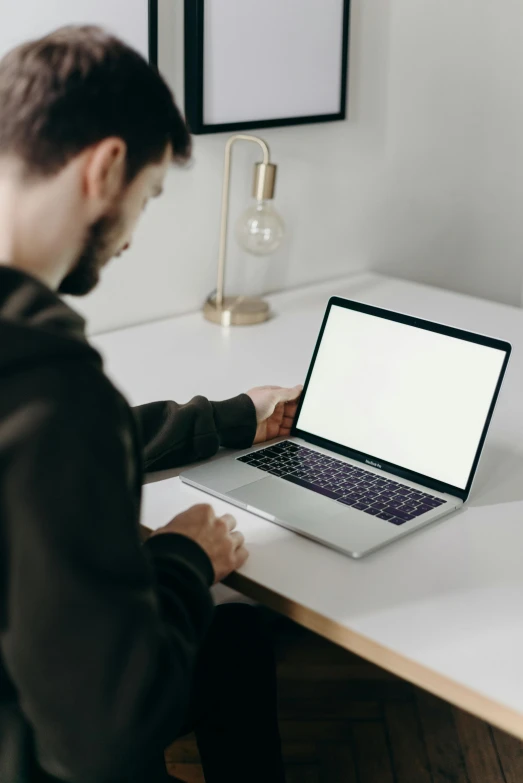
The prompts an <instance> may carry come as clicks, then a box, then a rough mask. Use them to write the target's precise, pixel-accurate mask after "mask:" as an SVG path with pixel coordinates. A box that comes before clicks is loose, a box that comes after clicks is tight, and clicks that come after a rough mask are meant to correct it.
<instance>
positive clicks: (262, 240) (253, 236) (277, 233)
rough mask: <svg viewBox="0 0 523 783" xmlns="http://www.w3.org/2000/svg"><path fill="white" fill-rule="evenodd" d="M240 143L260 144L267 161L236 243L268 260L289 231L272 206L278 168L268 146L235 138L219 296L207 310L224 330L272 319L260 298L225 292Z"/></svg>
mask: <svg viewBox="0 0 523 783" xmlns="http://www.w3.org/2000/svg"><path fill="white" fill-rule="evenodd" d="M236 141H249V142H253V143H255V144H258V145H259V146H260V147H261V149H262V151H263V161H262V162H261V163H257V164H256V165H255V168H254V187H253V196H254V198H255V199H256V202H255V204H254V205H253V206H251V207H249V208H248V209H247V210H246V212H244V213H243V215H242V216H241V217H240V219H239V220H238V222H237V224H236V239H237V240H238V242H239V244H240V246H241V247H242V248H243V249H244V250H245V251H246V252H247V253H251V254H252V255H255V256H266V255H269V254H270V253H273V252H274V251H275V250H276V249H277V248H278V247H279V246H280V243H281V241H282V239H283V235H284V231H285V225H284V222H283V220H282V218H281V217H280V216H279V215H278V213H277V212H276V210H275V209H274V207H272V205H271V204H270V201H272V199H273V198H274V190H275V185H276V166H275V164H274V163H271V161H270V151H269V147H268V145H267V144H266V142H265V141H263V139H260V138H258V136H250V135H247V134H244V133H238V134H236V135H235V136H231V137H230V139H228V141H227V144H226V145H225V167H224V175H223V192H222V215H221V225H220V249H219V255H218V279H217V284H216V292H215V293H213V294H211V295H210V296H209V298H208V299H207V301H206V302H205V305H204V308H203V313H204V316H205V318H206V319H207V320H208V321H212V322H213V323H216V324H221V326H233V325H242V326H245V325H247V324H258V323H261V322H262V321H266V320H267V319H268V318H269V317H270V310H269V305H268V304H267V302H265V301H264V300H263V299H261V298H260V297H252V296H225V291H224V286H225V262H226V257H227V229H228V226H229V192H230V181H231V161H232V147H233V144H234V143H235V142H236Z"/></svg>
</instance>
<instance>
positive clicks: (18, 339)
mask: <svg viewBox="0 0 523 783" xmlns="http://www.w3.org/2000/svg"><path fill="white" fill-rule="evenodd" d="M71 358H74V359H79V358H83V359H88V358H90V359H91V361H95V362H96V363H98V364H100V365H101V358H100V356H99V354H98V353H97V352H96V351H95V350H94V349H93V348H92V347H91V346H90V345H89V344H88V342H87V340H86V337H85V321H84V320H83V318H81V317H80V316H79V315H78V314H77V313H75V311H74V310H72V309H71V308H70V307H68V306H67V305H66V304H65V303H64V302H63V301H62V300H61V299H60V298H59V296H57V294H55V293H54V292H53V291H51V289H49V288H47V286H45V285H44V284H43V283H41V282H40V281H39V280H36V278H34V277H31V276H30V275H28V274H26V273H25V272H21V271H20V270H18V269H13V268H12V267H6V266H0V376H2V375H5V374H6V373H8V372H10V371H16V370H17V369H22V368H24V367H25V366H27V364H28V363H30V364H31V365H32V366H33V365H34V364H35V363H49V362H51V361H57V360H58V361H60V360H61V359H71Z"/></svg>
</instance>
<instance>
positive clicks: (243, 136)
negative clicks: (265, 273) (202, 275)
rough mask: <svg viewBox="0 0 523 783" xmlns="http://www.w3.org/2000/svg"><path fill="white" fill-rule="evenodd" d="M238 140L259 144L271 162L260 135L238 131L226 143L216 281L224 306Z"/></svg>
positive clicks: (217, 294)
mask: <svg viewBox="0 0 523 783" xmlns="http://www.w3.org/2000/svg"><path fill="white" fill-rule="evenodd" d="M236 141H250V142H254V143H255V144H259V146H260V147H261V148H262V151H263V163H265V164H267V163H270V150H269V146H268V144H267V143H266V142H265V141H264V140H263V139H260V138H258V136H250V135H249V134H247V133H237V134H236V135H235V136H231V137H230V139H228V140H227V144H226V145H225V165H224V172H223V189H222V214H221V221H220V247H219V254H218V279H217V283H216V305H217V306H218V307H222V305H223V299H224V284H225V258H226V255H227V229H228V225H229V195H230V184H231V166H232V147H233V144H234V143H235V142H236Z"/></svg>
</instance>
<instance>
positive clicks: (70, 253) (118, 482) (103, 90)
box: [0, 27, 300, 783]
mask: <svg viewBox="0 0 523 783" xmlns="http://www.w3.org/2000/svg"><path fill="white" fill-rule="evenodd" d="M189 155H190V139H189V135H188V132H187V129H186V127H185V125H184V122H183V120H182V118H181V116H180V114H179V112H178V109H177V108H176V105H175V103H174V100H173V98H172V95H171V93H170V92H169V90H168V88H167V87H166V85H165V83H164V82H163V81H162V79H161V78H160V77H159V75H158V74H157V73H155V72H154V71H153V70H152V69H150V68H149V66H148V65H147V64H146V63H145V61H144V60H143V59H142V58H141V57H140V56H139V55H138V54H136V53H135V52H133V51H131V50H130V49H129V48H127V47H126V46H125V45H124V44H123V43H121V42H120V41H118V40H116V39H115V38H113V37H111V36H109V35H107V34H105V33H104V32H102V31H101V30H99V29H97V28H85V27H84V28H66V29H63V30H60V31H58V32H56V33H54V34H52V35H50V36H48V37H46V38H44V39H42V40H40V41H36V42H31V43H28V44H26V45H24V46H22V47H20V48H18V49H16V50H15V51H13V52H11V53H10V54H9V55H7V57H6V58H4V60H3V61H2V62H0V260H1V263H0V374H1V384H0V579H1V586H2V589H1V592H0V780H1V781H2V783H27V782H28V781H31V782H32V781H44V780H45V781H49V780H60V781H68V783H104V782H105V781H111V783H114V782H115V781H147V782H148V783H154V781H156V780H163V779H164V777H165V775H166V772H165V766H164V764H163V751H164V749H165V748H166V747H167V746H168V745H169V744H170V742H172V741H173V740H174V739H175V738H176V737H177V736H180V735H181V734H182V733H184V732H186V731H188V730H189V729H191V728H195V729H196V732H197V738H198V743H199V747H200V751H201V755H202V760H203V765H204V770H205V775H206V779H207V783H216V781H231V783H239V781H240V780H241V781H246V782H247V781H248V783H256V781H260V782H261V781H262V780H263V781H265V782H267V783H268V782H269V781H270V782H271V783H281V781H282V780H283V770H282V762H281V754H280V748H279V737H278V731H277V725H276V708H275V680H274V668H273V662H272V660H271V656H270V652H269V650H268V648H267V645H266V641H265V639H264V637H263V634H262V633H261V631H260V628H259V627H258V625H257V622H256V621H255V619H254V617H253V615H254V612H253V610H251V609H249V608H246V607H244V608H240V609H236V610H234V609H233V610H231V609H224V610H223V611H220V610H217V612H216V614H215V615H214V616H213V609H212V602H211V597H210V593H209V587H210V585H211V584H212V583H213V582H216V581H219V580H220V579H223V578H224V577H225V576H227V575H228V574H229V573H230V572H231V571H233V570H234V569H236V568H238V567H239V566H240V565H242V563H244V561H245V559H246V557H247V552H246V549H245V546H244V539H243V536H242V535H241V533H239V532H238V531H237V530H236V529H235V522H234V519H233V518H232V517H230V516H225V517H223V518H222V519H217V518H216V517H215V515H214V513H213V512H212V510H211V509H210V507H208V506H197V507H195V508H191V509H189V510H188V511H186V512H185V513H184V514H181V515H180V516H178V517H176V518H175V519H173V520H172V521H171V522H170V523H169V524H168V525H167V526H166V527H165V528H163V529H162V530H160V531H158V532H157V533H155V534H154V536H152V537H151V538H150V539H149V540H148V541H147V543H146V544H145V545H144V546H143V547H142V546H141V544H140V538H139V514H140V487H141V482H142V478H143V470H144V469H147V470H155V469H164V468H169V467H173V466H175V465H179V464H184V463H187V462H189V461H191V460H197V459H202V458H205V457H208V456H210V455H212V454H213V453H215V452H216V451H217V450H218V448H219V447H220V446H227V447H231V448H243V447H248V446H250V445H251V444H252V443H253V442H262V441H264V440H266V439H268V438H272V437H275V436H278V435H286V434H288V433H289V428H290V426H291V424H292V420H293V417H294V414H295V410H296V403H295V402H293V400H294V401H295V400H296V398H297V397H298V396H299V393H300V389H299V388H298V387H297V388H296V389H292V390H288V389H275V388H263V389H255V390H253V391H251V392H249V394H244V395H241V396H240V397H238V398H236V399H233V400H228V401H225V402H221V403H213V402H209V401H208V400H206V399H204V398H201V397H197V398H196V399H194V400H192V402H190V403H188V404H187V405H184V406H180V405H177V404H175V403H174V402H165V403H153V404H151V405H147V406H143V407H142V408H139V409H137V410H136V411H135V412H134V414H135V415H134V416H133V414H132V413H131V410H130V408H129V407H128V405H127V403H126V402H125V400H124V399H123V398H122V397H121V395H120V394H119V393H118V392H117V391H116V390H115V389H114V387H113V386H112V385H111V383H110V382H109V380H108V379H107V378H106V377H105V375H104V374H103V369H102V363H101V359H100V357H99V355H98V354H97V353H96V352H95V351H94V350H93V349H92V348H91V347H90V346H89V344H88V343H87V342H86V339H85V336H84V324H83V322H82V320H81V319H80V318H79V317H78V316H77V315H76V314H75V313H74V312H73V311H72V310H71V309H70V308H69V307H67V306H66V305H65V304H64V303H63V302H62V301H61V300H60V299H59V298H58V296H57V293H56V292H62V293H69V294H77V295H81V294H86V293H87V292H88V291H90V290H91V289H92V288H93V287H94V286H95V284H96V283H97V282H98V277H99V273H100V270H101V268H102V267H103V266H104V265H105V263H106V262H107V261H108V260H109V259H110V258H111V257H112V256H114V255H119V253H120V252H121V251H122V250H124V249H125V248H126V247H127V246H128V245H129V243H130V241H131V235H132V233H133V229H134V228H135V225H136V223H137V221H138V218H139V215H140V213H141V211H142V209H143V208H144V206H145V204H146V203H147V201H148V200H149V198H151V197H152V196H156V195H159V194H160V193H161V190H162V183H163V180H164V177H165V175H166V172H167V170H168V167H169V166H170V165H171V163H172V162H173V160H174V161H184V160H186V159H187V158H188V157H189ZM181 263H182V262H181ZM173 371H175V366H174V367H173ZM142 446H143V454H144V458H143V460H142ZM222 609H223V608H222Z"/></svg>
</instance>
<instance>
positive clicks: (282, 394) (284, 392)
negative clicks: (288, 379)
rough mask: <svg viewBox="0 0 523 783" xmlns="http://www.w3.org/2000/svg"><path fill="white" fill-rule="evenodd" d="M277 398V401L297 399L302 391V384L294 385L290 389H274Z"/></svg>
mask: <svg viewBox="0 0 523 783" xmlns="http://www.w3.org/2000/svg"><path fill="white" fill-rule="evenodd" d="M275 391H276V394H277V398H278V402H292V401H293V400H297V399H298V397H299V396H300V394H301V393H302V391H303V386H302V385H301V384H300V385H299V386H294V387H293V388H292V389H277V390H275Z"/></svg>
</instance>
